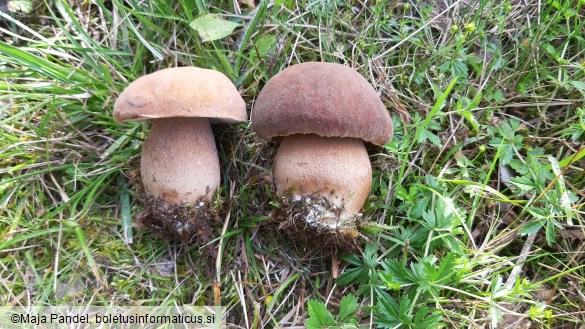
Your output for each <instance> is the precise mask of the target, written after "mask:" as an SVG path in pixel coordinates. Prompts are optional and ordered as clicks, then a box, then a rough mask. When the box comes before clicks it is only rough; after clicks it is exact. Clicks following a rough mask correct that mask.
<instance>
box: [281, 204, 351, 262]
mask: <svg viewBox="0 0 585 329" xmlns="http://www.w3.org/2000/svg"><path fill="white" fill-rule="evenodd" d="M332 214H333V216H338V217H340V216H342V215H343V216H345V218H344V220H343V221H339V222H337V223H335V224H333V223H331V222H327V221H323V218H329V219H330V218H331V216H332ZM272 218H274V219H275V220H276V221H277V222H278V228H279V230H280V231H281V232H284V233H286V234H287V235H289V236H290V237H291V239H292V240H293V241H295V242H301V243H303V244H305V245H306V246H307V247H309V248H315V249H323V248H333V249H337V250H338V251H340V252H357V251H359V250H360V247H359V244H358V240H357V237H358V236H359V231H358V229H357V226H356V224H357V223H358V222H359V219H360V218H361V215H360V214H353V215H350V216H348V214H347V213H346V212H343V211H342V210H340V209H339V208H335V207H332V205H331V203H330V201H329V200H327V199H326V198H324V197H319V196H313V197H305V198H304V199H302V200H299V199H298V198H297V197H295V196H291V195H285V196H283V197H282V199H281V202H280V205H279V209H278V210H277V212H276V213H274V214H273V215H272Z"/></svg>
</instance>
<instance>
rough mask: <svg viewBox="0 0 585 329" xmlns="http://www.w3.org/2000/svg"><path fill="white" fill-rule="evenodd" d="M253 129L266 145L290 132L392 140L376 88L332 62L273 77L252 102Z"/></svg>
mask: <svg viewBox="0 0 585 329" xmlns="http://www.w3.org/2000/svg"><path fill="white" fill-rule="evenodd" d="M252 126H253V127H254V130H255V131H256V133H257V134H258V136H260V137H261V138H263V139H265V140H267V141H270V140H272V138H274V137H277V136H288V135H292V134H317V135H319V136H322V137H353V138H360V139H362V140H365V141H368V142H370V143H373V144H377V145H383V144H384V143H387V142H388V141H389V140H390V139H392V120H391V119H390V114H389V113H388V110H386V108H385V107H384V104H382V102H381V101H380V97H379V96H378V94H377V93H376V91H375V90H374V88H372V86H371V85H370V84H369V83H368V81H367V80H366V79H364V78H363V77H362V76H361V75H360V74H359V73H357V72H356V71H355V70H353V69H351V68H350V67H347V66H344V65H341V64H334V63H317V62H308V63H303V64H297V65H293V66H290V67H288V68H286V69H285V70H283V71H281V72H280V73H278V74H277V75H275V76H274V77H273V78H272V79H270V81H268V83H266V85H265V86H264V88H263V89H262V91H261V92H260V95H259V96H258V99H257V100H256V103H255V105H254V110H253V111H252Z"/></svg>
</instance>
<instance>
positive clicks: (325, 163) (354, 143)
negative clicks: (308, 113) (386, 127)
mask: <svg viewBox="0 0 585 329" xmlns="http://www.w3.org/2000/svg"><path fill="white" fill-rule="evenodd" d="M274 180H275V184H276V189H277V192H278V193H279V194H283V193H285V192H288V193H291V194H292V196H293V197H294V198H296V199H301V198H305V197H311V198H314V197H317V198H324V199H325V200H327V201H328V203H330V205H331V206H333V207H334V208H337V209H343V210H344V214H343V215H341V216H339V217H340V218H337V219H336V220H339V219H341V221H343V220H347V219H348V218H351V217H352V215H355V214H357V213H359V211H360V210H361V207H362V206H363V204H364V202H365V201H366V198H367V197H368V193H369V192H370V188H371V186H372V166H371V164H370V160H369V158H368V153H367V152H366V148H365V146H364V143H363V142H362V141H361V140H360V139H356V138H342V137H320V136H317V135H312V134H311V135H301V134H295V135H290V136H287V137H285V138H284V139H283V140H282V143H281V144H280V147H279V148H278V152H277V154H276V159H275V164H274ZM315 201H316V200H315ZM324 213H325V215H324V216H318V217H320V218H318V220H319V221H320V222H327V221H328V220H329V219H334V218H328V217H330V216H331V215H332V214H333V213H332V212H331V211H330V210H328V211H325V212H324Z"/></svg>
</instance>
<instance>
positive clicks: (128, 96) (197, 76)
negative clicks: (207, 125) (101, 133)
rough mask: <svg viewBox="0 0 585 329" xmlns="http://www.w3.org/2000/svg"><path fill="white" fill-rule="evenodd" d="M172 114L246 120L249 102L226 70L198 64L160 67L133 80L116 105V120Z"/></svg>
mask: <svg viewBox="0 0 585 329" xmlns="http://www.w3.org/2000/svg"><path fill="white" fill-rule="evenodd" d="M172 117H198V118H209V119H210V120H211V122H225V123H235V122H241V121H246V119H247V115H246V103H244V100H243V99H242V97H241V96H240V93H239V92H238V90H237V89H236V87H235V86H234V85H233V83H232V82H231V81H230V79H228V78H227V77H226V76H225V75H224V74H223V73H221V72H218V71H214V70H207V69H202V68H198V67H175V68H168V69H164V70H160V71H157V72H154V73H151V74H148V75H145V76H143V77H140V78H138V79H137V80H135V81H134V82H132V83H131V84H130V85H129V86H128V87H126V89H124V91H123V92H122V93H121V94H120V97H118V99H117V100H116V104H115V105H114V119H115V120H116V121H117V122H124V121H139V120H147V119H158V118H172Z"/></svg>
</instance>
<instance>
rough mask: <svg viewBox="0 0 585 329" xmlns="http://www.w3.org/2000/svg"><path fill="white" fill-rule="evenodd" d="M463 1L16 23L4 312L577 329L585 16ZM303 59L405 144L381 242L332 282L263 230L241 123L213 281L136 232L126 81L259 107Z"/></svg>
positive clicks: (254, 160) (9, 66) (309, 253)
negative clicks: (188, 307)
mask: <svg viewBox="0 0 585 329" xmlns="http://www.w3.org/2000/svg"><path fill="white" fill-rule="evenodd" d="M470 2H472V4H470V5H466V4H465V3H464V2H460V3H459V4H458V5H455V6H450V7H448V6H444V5H443V4H442V3H443V1H431V0H429V1H427V2H421V3H419V2H414V1H413V2H397V1H390V0H388V1H384V0H381V1H373V2H367V3H366V5H365V6H364V2H361V1H353V2H342V1H322V0H311V1H295V0H283V1H279V0H277V1H274V2H273V3H271V2H269V1H259V2H257V3H256V8H254V9H252V8H250V7H248V6H246V5H245V4H243V3H242V2H237V3H234V2H232V1H213V2H208V1H204V0H177V1H160V2H158V1H146V2H138V1H133V0H131V1H125V2H122V1H118V0H114V1H107V2H104V1H102V0H97V1H92V2H82V1H79V2H76V1H69V2H66V1H53V2H40V1H39V2H35V3H34V10H33V12H31V13H29V14H23V13H10V14H9V15H4V16H3V17H4V18H3V21H2V22H0V33H1V35H2V36H1V37H0V77H1V79H0V164H1V165H0V302H1V303H2V304H3V305H4V304H25V305H26V304H51V305H54V304H66V303H78V304H84V303H91V304H95V305H104V304H110V303H115V304H120V305H134V304H146V305H172V304H174V303H176V304H197V305H199V304H207V305H209V304H213V303H215V302H217V301H218V300H217V298H218V297H219V303H220V304H222V305H224V306H226V307H227V312H228V321H230V323H232V324H235V325H239V326H242V327H257V328H261V327H279V326H283V327H284V326H301V325H305V324H306V325H309V326H312V327H320V326H334V325H338V326H343V325H345V326H346V327H352V326H353V327H355V326H356V325H357V324H359V325H360V326H365V327H369V326H372V327H375V326H381V327H388V328H398V327H401V328H431V327H438V326H444V327H454V328H459V327H483V326H491V327H517V326H525V325H526V324H527V323H532V324H533V325H534V326H536V327H542V328H549V327H551V328H579V325H582V323H583V322H584V321H585V315H584V314H585V296H584V295H583V291H585V266H584V265H583V264H585V251H584V250H585V245H584V241H585V223H584V220H583V219H584V216H583V205H584V204H585V173H584V168H585V159H584V155H585V146H584V145H585V144H584V143H583V141H585V32H584V31H585V4H584V3H583V1H553V0H544V1H540V2H539V3H538V4H531V5H527V6H526V5H524V2H523V1H513V0H509V1H495V0H480V1H470ZM528 2H529V3H533V2H530V1H528ZM425 3H426V4H425ZM470 8H474V10H469V9H470ZM443 11H446V12H445V14H444V15H441V16H438V15H439V14H440V13H441V12H443ZM207 13H212V14H218V15H222V16H221V17H222V18H223V19H227V20H230V21H232V22H235V23H238V24H239V26H238V27H237V28H236V29H235V31H234V32H233V33H232V34H230V35H229V36H227V37H225V38H222V39H220V40H216V41H212V42H202V41H201V38H200V37H199V36H198V35H197V33H196V32H195V30H194V29H193V28H191V27H190V25H189V24H190V23H191V22H192V21H193V20H195V19H196V18H197V17H199V16H201V15H204V14H207ZM305 61H328V62H336V63H342V64H346V65H349V66H352V67H354V68H355V69H356V70H358V72H360V73H361V74H362V75H363V76H364V77H366V79H368V81H370V83H371V84H372V85H373V86H374V87H375V88H376V90H378V91H379V92H380V94H381V98H382V99H383V101H384V103H385V105H386V106H387V108H388V110H389V111H390V113H391V114H392V116H393V121H394V123H395V137H394V139H393V140H392V141H391V142H389V143H387V144H386V145H385V146H383V147H373V146H368V150H369V154H370V155H371V158H370V159H371V162H372V165H373V169H374V185H373V187H372V191H371V195H370V197H369V199H368V201H367V203H366V205H365V206H364V218H365V219H367V220H368V221H369V224H367V225H364V227H362V233H363V235H364V237H365V238H366V239H367V241H368V242H367V243H364V251H363V252H362V253H358V254H355V255H342V256H341V257H340V258H341V263H340V272H341V275H340V277H339V278H338V279H334V278H333V273H332V269H331V267H332V254H333V252H332V251H331V250H314V249H306V248H305V247H304V246H303V245H302V244H299V243H298V242H297V241H296V240H295V239H291V238H290V237H288V236H287V234H286V232H282V231H278V230H276V229H274V228H273V227H271V225H270V224H269V222H270V216H269V214H270V213H271V212H272V211H273V210H274V208H275V206H276V204H277V202H276V201H277V200H276V199H275V196H274V192H273V189H272V186H271V185H270V183H269V180H268V179H267V176H269V175H270V168H271V159H272V158H273V155H274V145H268V144H266V143H265V142H264V141H262V140H260V139H258V138H257V137H256V135H255V134H254V132H253V131H252V130H251V129H250V127H249V125H248V123H243V124H240V125H239V126H231V127H221V128H218V129H216V136H217V141H218V148H219V150H220V153H221V154H220V161H221V163H222V169H223V177H222V188H221V193H220V196H219V197H220V198H221V199H223V200H224V201H226V202H228V203H229V204H230V205H231V212H230V215H229V216H226V217H225V218H224V219H225V220H226V221H227V226H226V230H225V234H224V235H223V236H222V238H221V239H219V238H218V239H217V240H216V241H214V242H213V245H214V246H219V245H220V244H221V246H222V248H223V253H220V254H221V255H222V257H221V259H220V261H219V262H217V263H215V262H212V263H210V262H208V261H206V260H204V259H202V258H201V257H199V247H198V246H193V245H186V244H178V243H175V242H167V241H165V240H164V239H162V238H161V237H155V238H153V237H152V234H151V233H150V232H149V231H147V230H144V229H141V228H138V227H132V225H131V223H132V218H133V216H134V215H136V214H137V213H139V212H140V210H141V209H142V205H141V203H140V200H141V198H142V197H143V193H144V192H143V191H142V188H141V186H140V183H139V179H138V177H139V176H138V175H139V156H140V150H141V145H142V142H143V141H144V139H145V136H146V135H147V133H148V127H149V126H148V123H128V124H117V123H115V122H114V121H113V118H112V108H113V104H114V101H115V99H116V97H117V96H118V95H119V93H120V92H121V91H122V90H123V89H124V87H125V86H126V85H127V84H128V83H129V82H131V81H133V80H134V79H136V78H137V77H140V76H142V75H144V74H147V73H150V72H154V71H156V70H158V69H162V68H166V67H173V66H185V65H194V66H199V67H205V68H213V69H216V70H219V71H221V72H223V73H225V74H226V75H227V76H228V77H230V79H232V81H233V82H234V84H235V85H236V86H237V87H238V88H239V90H240V92H241V94H242V97H243V98H244V99H245V100H246V102H247V104H248V109H249V110H250V109H251V108H252V107H253V103H254V100H255V97H256V96H257V95H258V92H259V91H260V90H261V89H262V86H263V85H264V84H265V83H266V81H267V80H268V79H269V78H270V77H272V76H273V75H275V74H276V73H278V72H279V71H280V70H282V69H284V68H285V67H287V66H289V65H292V64H295V63H299V62H305ZM232 186H233V187H232ZM232 189H233V190H232ZM230 196H231V200H230ZM220 241H221V243H220ZM218 281H219V282H218ZM214 282H215V283H220V284H221V285H220V286H219V290H216V291H215V294H214V290H213V284H214ZM218 291H219V293H220V294H219V296H218V295H217V292H218Z"/></svg>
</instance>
